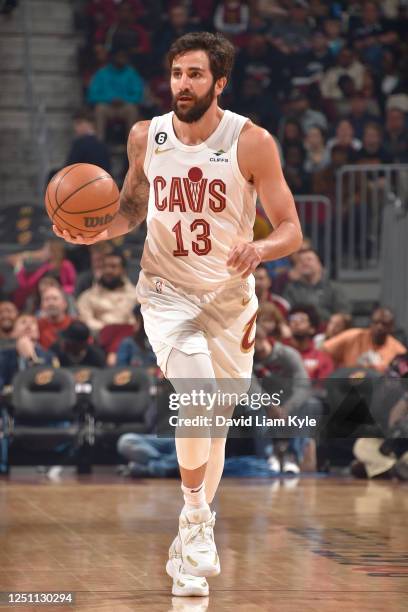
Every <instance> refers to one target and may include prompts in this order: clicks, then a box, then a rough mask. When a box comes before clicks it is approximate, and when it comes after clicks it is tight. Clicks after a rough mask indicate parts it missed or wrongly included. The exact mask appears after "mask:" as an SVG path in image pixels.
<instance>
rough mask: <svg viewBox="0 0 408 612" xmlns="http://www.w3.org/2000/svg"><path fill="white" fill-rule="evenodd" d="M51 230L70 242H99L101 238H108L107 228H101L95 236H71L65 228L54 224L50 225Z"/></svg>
mask: <svg viewBox="0 0 408 612" xmlns="http://www.w3.org/2000/svg"><path fill="white" fill-rule="evenodd" d="M52 230H53V232H54V234H56V236H58V238H62V239H63V240H65V241H66V242H70V243H71V244H95V242H100V241H101V240H109V236H108V230H103V231H102V232H99V234H96V236H92V238H87V237H85V236H82V235H81V234H77V235H76V236H71V234H70V233H69V232H68V231H67V230H60V229H59V228H58V227H57V226H56V225H53V226H52Z"/></svg>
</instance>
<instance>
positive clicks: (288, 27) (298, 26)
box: [269, 0, 312, 55]
mask: <svg viewBox="0 0 408 612" xmlns="http://www.w3.org/2000/svg"><path fill="white" fill-rule="evenodd" d="M288 4H289V6H288V13H287V17H286V18H285V19H281V20H274V21H273V22H272V25H271V29H270V33H269V36H270V40H271V42H272V43H273V45H274V46H275V47H276V48H277V49H279V50H280V51H281V52H282V53H284V54H285V55H293V54H294V53H301V52H302V51H303V52H304V51H306V50H307V49H308V48H309V44H310V37H311V33H312V32H311V28H310V24H309V12H310V9H309V3H308V2H307V1H306V0H295V2H290V3H288Z"/></svg>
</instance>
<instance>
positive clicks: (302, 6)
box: [0, 0, 408, 475]
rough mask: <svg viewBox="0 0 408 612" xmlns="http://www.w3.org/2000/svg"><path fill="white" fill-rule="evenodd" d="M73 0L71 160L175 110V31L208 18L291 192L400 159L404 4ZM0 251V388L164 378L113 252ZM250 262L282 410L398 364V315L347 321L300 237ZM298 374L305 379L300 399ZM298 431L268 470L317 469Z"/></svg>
mask: <svg viewBox="0 0 408 612" xmlns="http://www.w3.org/2000/svg"><path fill="white" fill-rule="evenodd" d="M81 7H82V10H81V11H79V12H78V14H77V22H78V27H80V28H81V29H82V31H84V32H85V34H86V37H85V38H86V40H87V41H88V43H87V47H86V48H85V49H84V48H83V49H82V50H81V53H80V56H79V70H80V75H81V78H82V82H83V86H84V98H85V101H86V102H87V104H88V108H86V109H84V110H82V111H81V112H78V113H77V114H76V115H75V117H74V126H75V140H74V142H73V145H72V148H71V151H70V152H69V155H68V158H67V163H68V164H69V163H76V162H88V163H94V164H97V165H99V166H102V167H104V168H105V169H106V170H108V171H110V170H111V159H110V148H109V143H110V141H111V140H112V139H113V140H114V139H115V134H116V135H117V134H118V133H119V140H120V139H121V141H122V143H124V142H125V141H126V136H127V132H128V130H129V128H130V126H131V125H132V124H133V123H134V122H135V121H136V120H138V119H141V118H150V117H152V116H154V115H157V114H162V113H164V112H167V111H168V110H169V108H170V105H171V97H170V92H169V67H168V65H167V63H166V52H167V50H168V48H169V46H170V44H171V42H172V41H173V40H174V39H175V38H177V37H178V36H180V35H182V34H185V33H186V32H191V31H195V30H204V29H205V30H211V31H218V32H221V33H223V34H224V35H225V36H227V37H228V38H230V39H231V40H232V41H233V43H234V45H235V47H236V49H237V57H236V62H235V67H234V71H233V74H232V79H231V81H230V83H229V84H228V87H227V89H226V92H225V93H224V94H223V97H222V105H223V106H224V107H226V108H229V109H231V110H233V111H236V112H239V113H242V114H244V115H247V116H248V117H250V118H251V119H252V120H254V121H255V122H256V123H258V124H260V125H262V126H264V127H266V128H267V129H268V130H269V131H270V132H271V133H272V134H273V135H274V136H275V138H276V140H277V143H278V145H279V148H280V152H281V157H282V164H283V168H284V173H285V176H286V180H287V182H288V184H289V186H290V188H291V189H292V191H293V192H294V193H297V194H308V193H318V194H323V195H327V196H328V197H330V198H332V201H333V198H334V184H335V180H334V177H335V172H336V169H337V168H338V167H340V166H341V165H344V164H346V163H355V164H360V163H364V164H366V163H370V164H376V163H396V162H408V148H407V147H408V145H407V143H408V138H407V136H408V131H407V124H406V115H407V111H408V95H407V94H406V85H407V74H408V71H407V67H408V62H407V42H406V38H405V37H404V32H405V31H406V25H407V7H406V3H405V2H398V1H397V0H386V1H385V2H382V3H381V4H379V3H376V2H373V1H364V2H363V1H360V2H359V1H356V2H343V1H337V2H323V1H321V0H314V1H313V0H312V1H311V2H306V1H305V0H295V1H291V0H266V1H264V0H252V1H250V0H249V1H248V2H243V1H240V0H224V1H220V2H216V1H215V0H186V1H184V2H165V1H160V0H150V1H149V2H148V3H146V2H141V1H140V0H122V1H119V0H88V1H87V2H84V3H81ZM117 125H119V132H117V131H116V127H117ZM9 262H10V264H11V265H12V268H13V279H14V288H13V291H9V292H8V294H7V295H3V301H2V302H0V386H1V387H2V388H4V387H7V385H10V384H11V382H12V378H13V375H14V374H15V373H16V372H17V371H18V370H20V369H23V368H25V367H28V366H30V365H32V364H38V363H47V364H52V365H56V366H58V365H60V366H63V367H69V366H76V365H89V366H94V367H111V366H114V365H131V366H140V367H144V368H147V369H148V371H149V373H150V374H151V375H152V376H160V372H159V371H158V369H157V367H156V362H155V357H154V355H153V353H152V350H151V347H150V346H149V343H148V340H147V338H146V335H145V333H144V330H143V320H142V317H141V314H140V309H139V307H138V304H137V301H136V297H135V287H134V284H135V280H136V279H132V280H131V278H129V273H130V272H131V271H130V270H128V269H127V261H126V257H125V256H124V253H123V251H120V250H118V249H117V248H116V247H115V246H114V245H112V244H110V243H98V244H96V245H94V246H92V247H90V248H89V249H88V250H87V252H84V251H81V253H80V254H78V253H76V254H75V252H74V251H72V250H71V251H68V252H67V253H66V252H65V251H64V246H63V245H62V243H61V242H60V241H50V242H48V243H46V245H45V246H44V247H43V248H42V249H40V250H39V251H37V252H31V253H30V254H29V257H27V254H24V253H20V254H17V255H13V256H10V257H9ZM87 262H89V265H87ZM255 276H256V293H257V296H258V300H259V306H260V307H259V313H258V325H257V333H256V340H255V365H254V373H255V375H256V376H257V377H258V378H259V379H260V380H262V381H264V380H265V379H267V378H268V377H271V379H273V377H274V376H276V375H283V376H285V377H286V378H288V379H291V380H292V381H293V387H292V394H291V398H290V403H291V409H293V407H294V406H295V407H296V408H297V409H299V410H300V409H301V408H302V407H304V406H305V405H307V407H308V410H310V409H313V410H315V409H316V406H318V407H319V409H320V408H321V406H319V401H320V400H319V396H320V392H319V387H321V385H322V381H325V380H326V379H328V378H329V377H332V376H335V375H336V372H339V371H343V370H344V369H346V370H347V371H350V369H353V368H360V369H361V368H363V369H364V370H370V371H372V372H375V373H376V374H378V375H379V376H392V375H395V372H397V373H398V372H401V376H403V375H405V374H404V372H405V370H403V364H407V363H408V353H407V348H406V345H407V338H406V336H405V334H404V331H403V330H398V332H397V331H396V330H395V328H394V318H393V313H392V312H391V311H390V310H389V309H388V308H385V307H378V308H376V309H375V310H374V312H373V313H372V316H371V320H370V321H369V322H368V324H367V325H366V326H364V327H359V326H358V327H356V326H355V325H353V318H352V309H351V304H350V303H349V300H348V299H347V297H346V295H345V294H344V292H343V290H342V288H341V286H340V285H339V284H338V283H335V282H333V281H332V280H331V279H330V277H329V275H328V274H327V271H326V270H325V269H324V266H323V264H322V262H321V259H320V257H319V254H318V253H317V252H316V251H315V250H314V249H313V248H312V245H311V243H310V241H309V240H307V239H305V242H304V244H303V246H302V248H301V250H300V251H299V252H298V253H295V254H294V255H292V257H290V258H288V259H286V260H284V261H281V262H279V265H276V263H274V262H272V263H270V264H265V265H261V266H259V268H258V269H257V270H256V273H255ZM12 285H13V283H12ZM396 336H397V337H396ZM401 368H402V369H401ZM301 381H309V382H308V384H309V386H310V389H309V390H308V398H307V399H306V397H304V396H302V395H301V392H302V389H301V388H302V385H301V384H300V382H301ZM298 382H299V384H297V383H298ZM303 388H304V385H303ZM310 390H311V393H310ZM310 397H312V399H313V401H314V404H313V406H311V404H310ZM288 409H289V406H288ZM131 442H132V441H130V445H129V448H131V447H132V443H131ZM303 442H304V444H303V445H302V446H301V447H300V446H299V445H296V444H292V445H289V447H288V448H286V451H287V454H286V455H285V456H286V459H285V461H284V462H283V463H282V462H281V463H280V464H279V462H278V463H277V461H278V459H277V451H276V448H275V449H273V448H269V450H268V452H267V454H268V460H269V462H270V466H271V469H273V470H274V471H280V469H281V468H282V469H283V471H288V472H298V471H299V469H300V468H299V465H302V464H303V466H304V465H306V464H307V462H309V463H308V465H309V468H310V466H311V469H316V456H315V454H316V449H315V448H314V449H313V444H311V443H310V442H311V441H310V440H309V439H306V440H303ZM137 443H138V444H140V440H138V442H137ZM124 446H125V447H126V444H125V445H124ZM122 447H123V444H122V446H121V448H122ZM310 447H312V451H311V452H310V450H311V449H310ZM152 452H153V451H152ZM154 452H156V451H154ZM169 452H170V454H171V457H172V460H173V462H174V457H175V456H174V449H173V448H172V447H171V448H170V449H169ZM265 452H266V451H265ZM131 456H132V453H131V452H130V454H129V456H128V458H129V459H130V458H131ZM302 462H303V463H302ZM285 466H286V467H285ZM305 469H306V468H305ZM138 473H140V469H139V472H138ZM142 473H145V472H142ZM150 475H152V473H150Z"/></svg>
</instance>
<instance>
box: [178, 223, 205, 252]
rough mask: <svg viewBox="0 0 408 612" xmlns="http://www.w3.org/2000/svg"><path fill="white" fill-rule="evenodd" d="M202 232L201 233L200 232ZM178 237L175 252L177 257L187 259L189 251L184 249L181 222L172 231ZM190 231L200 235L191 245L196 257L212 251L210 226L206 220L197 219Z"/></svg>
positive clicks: (197, 235)
mask: <svg viewBox="0 0 408 612" xmlns="http://www.w3.org/2000/svg"><path fill="white" fill-rule="evenodd" d="M200 230H201V231H200ZM171 231H172V232H174V233H175V235H176V243H177V248H176V249H174V250H173V255H174V256H175V257H187V256H188V250H187V249H186V248H184V242H183V235H182V231H181V221H178V222H177V223H176V225H175V226H174V227H172V229H171ZM190 231H191V232H195V231H197V232H198V233H197V234H196V236H195V238H196V239H195V240H193V241H192V243H191V248H192V249H193V251H194V253H195V254H196V255H207V254H208V253H209V252H210V251H211V238H210V224H209V223H208V221H206V220H205V219H195V221H193V223H191V225H190Z"/></svg>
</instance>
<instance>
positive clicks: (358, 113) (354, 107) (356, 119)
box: [346, 94, 379, 140]
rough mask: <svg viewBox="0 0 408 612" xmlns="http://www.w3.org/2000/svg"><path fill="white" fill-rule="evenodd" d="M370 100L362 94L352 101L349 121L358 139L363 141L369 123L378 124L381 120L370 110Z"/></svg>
mask: <svg viewBox="0 0 408 612" xmlns="http://www.w3.org/2000/svg"><path fill="white" fill-rule="evenodd" d="M369 102H370V101H369V100H368V98H365V97H364V96H363V95H361V94H356V95H355V96H354V97H353V98H352V99H351V104H350V113H349V114H348V115H347V117H346V118H347V119H348V120H349V121H350V123H351V125H352V126H353V129H354V134H355V137H356V138H359V139H360V140H362V138H363V133H364V128H365V126H366V125H367V124H368V123H378V121H379V118H378V116H377V115H374V114H373V113H372V112H371V110H370V108H369Z"/></svg>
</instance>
